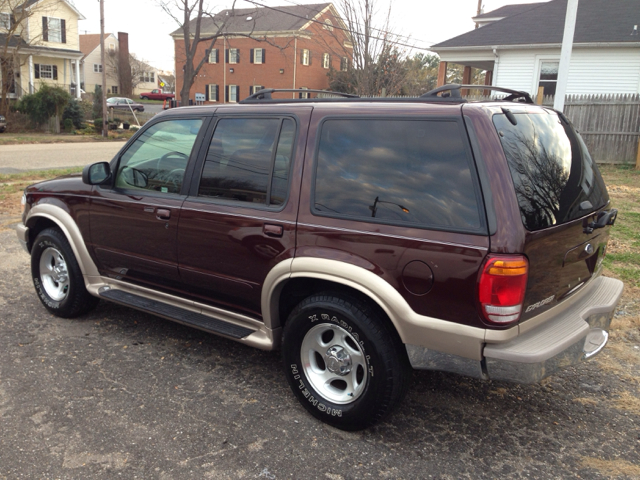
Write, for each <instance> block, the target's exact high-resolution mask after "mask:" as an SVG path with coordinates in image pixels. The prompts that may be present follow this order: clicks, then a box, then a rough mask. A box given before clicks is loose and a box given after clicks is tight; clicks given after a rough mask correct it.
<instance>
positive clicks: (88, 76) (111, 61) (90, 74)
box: [80, 32, 158, 96]
mask: <svg viewBox="0 0 640 480" xmlns="http://www.w3.org/2000/svg"><path fill="white" fill-rule="evenodd" d="M118 35H119V36H120V37H121V38H118V37H116V35H114V34H113V33H105V34H104V48H105V50H106V51H105V63H106V65H102V60H101V53H100V34H85V35H80V50H81V51H82V53H83V54H84V57H83V59H82V79H83V80H82V84H83V88H84V90H85V91H87V92H93V91H94V89H95V86H96V85H102V69H103V68H104V69H105V72H106V77H107V78H106V80H107V93H108V94H112V95H121V94H122V92H121V91H120V78H119V75H118V64H119V62H118V56H119V52H120V49H121V48H126V51H127V52H128V49H129V40H128V35H127V34H126V33H122V32H119V33H118ZM123 46H124V47H123ZM123 51H124V50H123ZM130 65H131V74H132V76H133V77H134V78H133V81H132V85H133V95H134V96H135V95H139V94H140V93H142V92H148V91H150V90H153V89H154V88H158V69H156V68H154V67H152V66H150V65H148V64H147V63H145V62H142V61H140V60H136V59H135V57H130Z"/></svg>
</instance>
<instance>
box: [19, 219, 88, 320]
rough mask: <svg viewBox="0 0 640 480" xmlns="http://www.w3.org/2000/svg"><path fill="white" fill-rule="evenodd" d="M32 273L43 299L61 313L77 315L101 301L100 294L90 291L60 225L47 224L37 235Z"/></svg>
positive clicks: (61, 315) (50, 307)
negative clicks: (50, 225) (99, 299)
mask: <svg viewBox="0 0 640 480" xmlns="http://www.w3.org/2000/svg"><path fill="white" fill-rule="evenodd" d="M31 274H32V277H33V284H34V286H35V288H36V292H37V293H38V297H39V298H40V301H41V302H42V304H43V305H44V306H45V308H46V309H47V310H49V311H50V312H51V313H53V314H54V315H56V316H58V317H63V318H71V317H75V316H78V315H81V314H83V313H86V312H88V311H89V310H91V309H93V308H94V307H95V306H96V305H97V304H98V298H96V297H93V296H92V295H90V294H89V292H87V289H86V288H85V286H84V278H83V276H82V271H81V270H80V266H79V265H78V262H77V260H76V257H75V255H74V254H73V250H72V249H71V245H69V241H68V240H67V238H66V237H65V236H64V234H63V233H62V232H60V230H58V229H55V228H47V229H45V230H43V231H42V232H40V233H39V234H38V236H37V237H36V240H35V242H34V244H33V248H32V249H31Z"/></svg>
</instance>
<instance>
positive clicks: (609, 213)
mask: <svg viewBox="0 0 640 480" xmlns="http://www.w3.org/2000/svg"><path fill="white" fill-rule="evenodd" d="M617 217H618V210H617V209H615V208H612V209H611V210H603V211H602V212H598V218H597V219H596V221H595V222H589V224H588V225H587V226H586V227H584V230H583V231H584V233H593V231H594V230H595V229H596V228H604V227H606V226H607V225H613V224H614V223H615V221H616V218H617Z"/></svg>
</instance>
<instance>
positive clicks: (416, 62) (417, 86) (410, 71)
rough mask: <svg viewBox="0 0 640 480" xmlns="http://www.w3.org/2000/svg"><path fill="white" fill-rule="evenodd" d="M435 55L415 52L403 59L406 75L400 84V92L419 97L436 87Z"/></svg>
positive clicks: (438, 60)
mask: <svg viewBox="0 0 640 480" xmlns="http://www.w3.org/2000/svg"><path fill="white" fill-rule="evenodd" d="M439 64H440V59H439V58H438V56H437V55H433V54H429V53H427V54H425V53H416V54H415V55H414V56H413V57H411V58H407V60H406V61H405V68H406V77H405V83H404V85H403V86H402V94H403V95H408V96H412V97H419V96H420V95H422V94H423V93H427V92H428V91H429V90H432V89H434V88H436V85H437V83H438V65H439Z"/></svg>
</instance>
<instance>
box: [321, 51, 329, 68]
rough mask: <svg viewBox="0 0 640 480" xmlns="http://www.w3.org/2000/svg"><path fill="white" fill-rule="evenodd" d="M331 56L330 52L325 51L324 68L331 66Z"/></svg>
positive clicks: (323, 56) (323, 55)
mask: <svg viewBox="0 0 640 480" xmlns="http://www.w3.org/2000/svg"><path fill="white" fill-rule="evenodd" d="M330 58H331V57H330V56H329V54H328V53H323V54H322V68H327V69H328V68H329V65H330Z"/></svg>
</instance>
